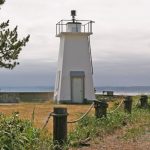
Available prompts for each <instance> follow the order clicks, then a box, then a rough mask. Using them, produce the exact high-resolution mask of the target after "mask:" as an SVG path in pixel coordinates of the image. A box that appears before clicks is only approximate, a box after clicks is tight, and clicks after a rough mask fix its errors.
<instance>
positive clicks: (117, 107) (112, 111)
mask: <svg viewBox="0 0 150 150" xmlns="http://www.w3.org/2000/svg"><path fill="white" fill-rule="evenodd" d="M123 101H124V100H122V101H121V102H120V104H119V105H118V106H117V107H116V108H115V109H114V110H112V111H110V112H108V113H109V114H111V113H114V112H116V111H117V110H118V109H119V108H120V107H121V105H122V103H123Z"/></svg>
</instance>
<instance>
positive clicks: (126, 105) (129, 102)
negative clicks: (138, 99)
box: [124, 96, 132, 114]
mask: <svg viewBox="0 0 150 150" xmlns="http://www.w3.org/2000/svg"><path fill="white" fill-rule="evenodd" d="M124 110H125V112H128V113H130V114H131V110H132V97H131V96H126V98H125V100H124Z"/></svg>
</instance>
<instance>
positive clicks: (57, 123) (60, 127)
mask: <svg viewBox="0 0 150 150" xmlns="http://www.w3.org/2000/svg"><path fill="white" fill-rule="evenodd" d="M67 115H68V113H67V108H61V107H54V112H53V141H54V144H58V145H63V143H64V142H66V140H67ZM56 149H59V148H56Z"/></svg>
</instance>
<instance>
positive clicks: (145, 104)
mask: <svg viewBox="0 0 150 150" xmlns="http://www.w3.org/2000/svg"><path fill="white" fill-rule="evenodd" d="M140 102H141V106H140V107H141V108H147V107H148V96H147V95H141V98H140Z"/></svg>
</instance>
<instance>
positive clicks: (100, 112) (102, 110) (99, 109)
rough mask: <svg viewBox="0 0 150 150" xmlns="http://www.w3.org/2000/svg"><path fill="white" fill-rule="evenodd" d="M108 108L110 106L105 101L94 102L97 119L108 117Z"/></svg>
mask: <svg viewBox="0 0 150 150" xmlns="http://www.w3.org/2000/svg"><path fill="white" fill-rule="evenodd" d="M107 107H108V104H107V102H105V101H98V100H95V101H94V108H95V117H96V118H102V117H103V116H104V117H106V116H107Z"/></svg>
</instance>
